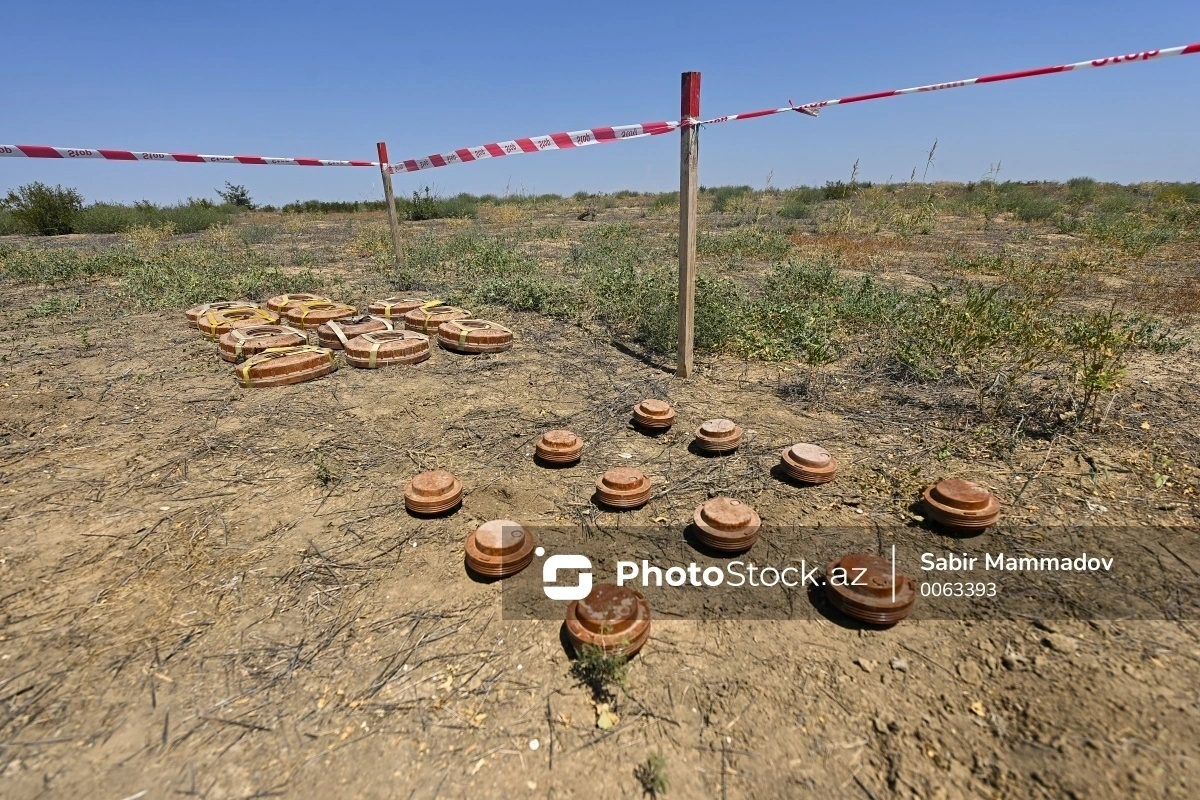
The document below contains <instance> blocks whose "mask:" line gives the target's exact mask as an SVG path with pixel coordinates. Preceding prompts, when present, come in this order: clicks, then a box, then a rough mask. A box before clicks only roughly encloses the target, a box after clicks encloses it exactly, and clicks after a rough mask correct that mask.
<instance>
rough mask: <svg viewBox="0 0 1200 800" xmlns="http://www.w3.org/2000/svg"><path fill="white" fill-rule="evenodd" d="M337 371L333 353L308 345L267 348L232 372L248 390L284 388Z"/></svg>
mask: <svg viewBox="0 0 1200 800" xmlns="http://www.w3.org/2000/svg"><path fill="white" fill-rule="evenodd" d="M335 369H337V364H336V363H334V360H333V351H332V350H327V349H326V348H324V347H314V346H313V345H310V344H305V345H300V346H298V347H269V348H267V349H266V350H263V351H262V352H261V353H256V354H254V355H252V356H250V357H249V358H247V359H246V360H245V361H243V362H242V363H241V364H239V365H237V366H236V367H234V368H233V372H234V375H235V376H236V377H237V379H238V381H239V382H240V383H241V384H242V386H244V387H245V388H247V389H251V388H253V389H260V388H265V387H268V386H286V385H288V384H292V383H303V382H305V381H311V380H314V379H316V378H320V377H321V376H323V375H328V374H329V373H331V372H333V371H334V370H335Z"/></svg>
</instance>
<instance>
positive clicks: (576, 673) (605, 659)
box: [571, 644, 629, 703]
mask: <svg viewBox="0 0 1200 800" xmlns="http://www.w3.org/2000/svg"><path fill="white" fill-rule="evenodd" d="M571 675H572V676H573V677H574V678H575V680H577V681H579V684H580V685H581V686H586V687H588V689H589V690H590V691H591V693H592V697H593V698H594V699H595V700H596V702H598V703H600V702H611V701H612V700H613V699H614V698H615V696H616V690H617V689H623V688H625V681H626V680H627V678H628V675H629V659H627V658H626V657H625V656H624V654H622V653H621V652H619V651H618V652H615V653H612V654H609V653H606V652H605V651H604V648H602V647H596V646H595V645H588V644H585V645H583V646H582V648H581V650H580V652H578V653H577V654H576V656H575V660H574V661H572V662H571Z"/></svg>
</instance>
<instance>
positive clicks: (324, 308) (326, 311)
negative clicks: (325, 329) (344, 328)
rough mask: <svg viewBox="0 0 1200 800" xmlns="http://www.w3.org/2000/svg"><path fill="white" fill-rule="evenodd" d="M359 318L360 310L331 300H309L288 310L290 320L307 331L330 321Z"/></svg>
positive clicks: (291, 306)
mask: <svg viewBox="0 0 1200 800" xmlns="http://www.w3.org/2000/svg"><path fill="white" fill-rule="evenodd" d="M357 316H358V309H357V308H355V307H354V306H348V305H346V304H345V303H334V302H333V301H331V300H307V301H305V302H302V303H295V304H294V305H289V306H288V309H287V318H288V320H289V321H290V322H291V323H292V324H293V325H298V326H300V327H301V328H304V330H306V331H312V330H316V329H317V328H319V327H321V326H322V325H324V324H325V323H326V322H329V321H330V320H335V319H351V318H353V317H357Z"/></svg>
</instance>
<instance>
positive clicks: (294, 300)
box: [267, 292, 333, 314]
mask: <svg viewBox="0 0 1200 800" xmlns="http://www.w3.org/2000/svg"><path fill="white" fill-rule="evenodd" d="M313 300H321V301H324V302H326V303H330V302H333V301H331V300H330V299H329V298H328V297H325V296H324V295H320V294H307V293H304V292H301V293H299V294H277V295H275V296H274V297H269V298H267V308H269V309H271V310H272V311H274V312H276V313H277V314H287V310H288V309H289V308H291V307H292V306H295V305H298V304H300V303H309V302H312V301H313Z"/></svg>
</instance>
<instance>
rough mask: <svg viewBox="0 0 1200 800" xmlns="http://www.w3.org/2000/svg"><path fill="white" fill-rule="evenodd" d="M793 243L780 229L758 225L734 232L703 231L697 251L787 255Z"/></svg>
mask: <svg viewBox="0 0 1200 800" xmlns="http://www.w3.org/2000/svg"><path fill="white" fill-rule="evenodd" d="M791 247H792V243H791V241H790V240H789V239H788V237H787V236H786V235H785V234H783V233H782V232H780V231H771V230H764V229H763V228H759V227H757V226H753V227H741V228H735V229H734V230H733V232H732V233H701V234H700V235H699V236H698V237H696V252H697V253H698V254H699V255H702V256H712V257H732V256H741V257H743V258H747V257H749V258H761V259H765V260H775V259H780V258H783V257H785V256H786V255H787V254H788V252H789V251H790V250H791Z"/></svg>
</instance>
